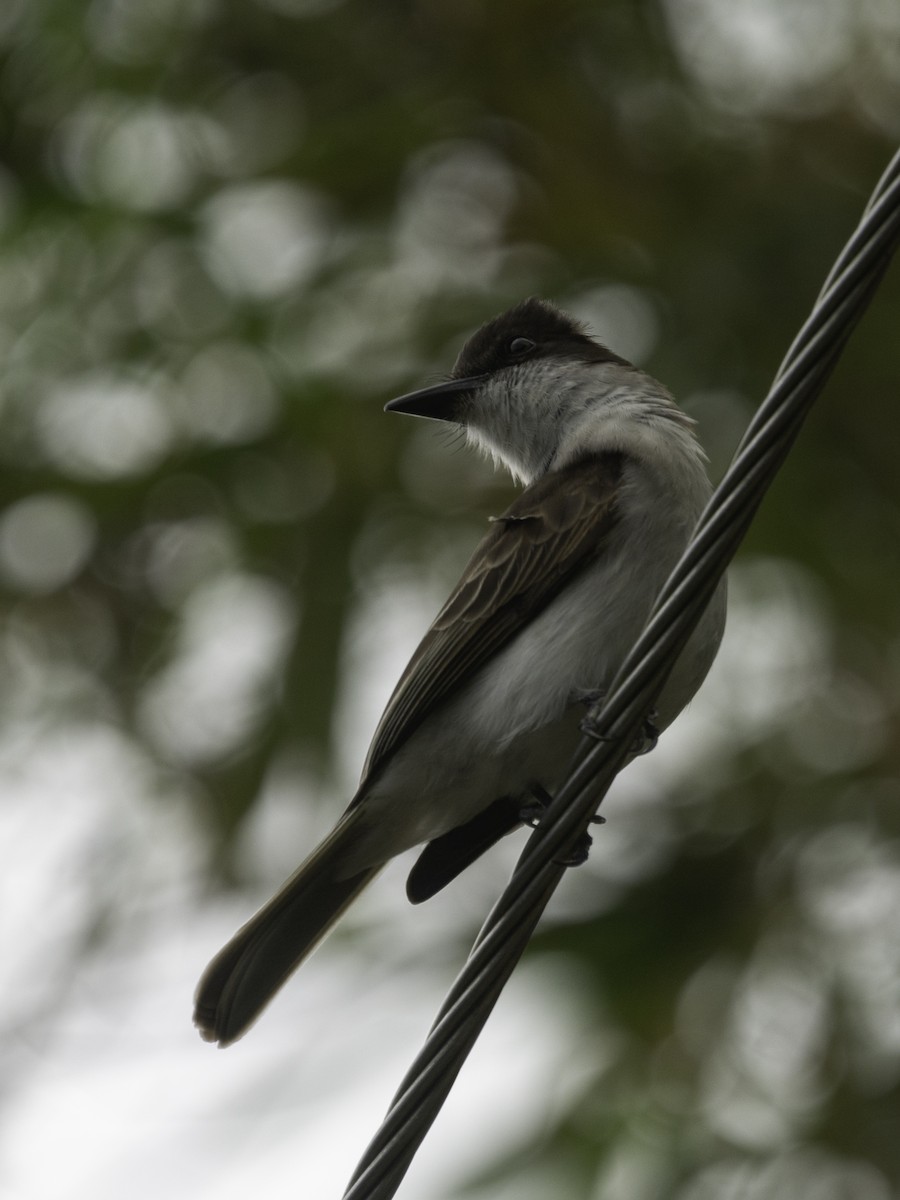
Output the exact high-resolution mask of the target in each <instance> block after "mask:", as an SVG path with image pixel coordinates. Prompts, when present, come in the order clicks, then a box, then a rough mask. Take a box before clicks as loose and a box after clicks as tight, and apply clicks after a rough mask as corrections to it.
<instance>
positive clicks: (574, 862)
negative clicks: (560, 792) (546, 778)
mask: <svg viewBox="0 0 900 1200" xmlns="http://www.w3.org/2000/svg"><path fill="white" fill-rule="evenodd" d="M552 800H553V797H552V796H551V795H550V793H549V792H548V791H547V790H546V789H545V788H542V787H541V786H540V784H535V785H534V786H533V787H532V789H531V800H529V801H527V802H526V803H525V804H523V805H522V807H521V808H520V809H519V819H520V820H521V822H522V824H523V825H527V826H528V827H529V828H530V829H536V828H537V827H538V825H540V823H541V820H542V818H543V816H544V813H545V812H546V811H547V809H548V808H549V807H550V803H551V801H552ZM591 824H592V825H605V824H606V817H601V816H600V815H599V814H597V815H595V816H593V817H591ZM593 842H594V839H593V838H592V837H591V835H590V834H589V833H582V834H580V835H579V837H578V839H577V840H576V842H575V844H574V845H573V846H572V849H571V850H570V851H569V853H568V854H566V855H565V856H564V857H563V858H555V859H554V860H553V861H554V862H555V863H556V865H557V866H559V867H580V866H581V864H582V863H585V862H587V860H588V855H589V853H590V849H591V846H592V845H593Z"/></svg>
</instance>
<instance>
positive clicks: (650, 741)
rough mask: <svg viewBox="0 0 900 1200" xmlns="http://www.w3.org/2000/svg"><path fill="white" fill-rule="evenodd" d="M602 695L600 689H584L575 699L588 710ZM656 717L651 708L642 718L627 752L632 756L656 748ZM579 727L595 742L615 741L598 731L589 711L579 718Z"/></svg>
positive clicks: (646, 752)
mask: <svg viewBox="0 0 900 1200" xmlns="http://www.w3.org/2000/svg"><path fill="white" fill-rule="evenodd" d="M604 695H605V693H604V692H601V691H585V692H580V693H579V694H578V695H577V697H576V700H577V702H578V703H580V704H584V705H586V706H587V708H588V710H590V709H592V708H594V707H595V706H596V705H597V704H598V703H599V702H600V701H601V700H602V699H603V697H604ZM658 719H659V716H658V713H657V711H656V709H655V708H652V709H651V710H650V712H649V713H648V714H647V716H646V717H645V718H644V720H643V722H642V724H641V729H640V733H639V734H638V736H637V737H636V738H635V739H634V742H633V743H632V745H631V749H630V750H629V754H630V755H631V757H632V758H638V757H639V756H640V755H642V754H649V753H650V751H651V750H654V749H656V743H657V742H658V741H659V729H658V727H657V724H656V722H657V720H658ZM580 729H581V732H582V733H584V734H587V736H588V737H590V738H593V739H594V741H595V742H612V741H615V738H611V737H607V736H606V734H603V733H600V731H599V730H598V729H597V724H596V722H595V720H594V718H593V717H592V716H591V713H590V711H588V712H587V713H586V714H585V715H584V716H583V717H582V718H581V724H580Z"/></svg>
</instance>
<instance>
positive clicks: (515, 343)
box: [509, 337, 537, 358]
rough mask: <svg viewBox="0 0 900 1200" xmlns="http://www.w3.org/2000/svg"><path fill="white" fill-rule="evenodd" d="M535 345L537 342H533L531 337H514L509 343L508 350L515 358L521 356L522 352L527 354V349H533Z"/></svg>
mask: <svg viewBox="0 0 900 1200" xmlns="http://www.w3.org/2000/svg"><path fill="white" fill-rule="evenodd" d="M536 345H537V342H533V341H532V340H531V338H527V337H514V338H513V340H512V341H511V342H510V343H509V352H510V354H512V355H513V356H514V357H515V358H521V357H522V356H523V355H524V354H528V353H529V351H531V350H533V349H534V348H535V346H536Z"/></svg>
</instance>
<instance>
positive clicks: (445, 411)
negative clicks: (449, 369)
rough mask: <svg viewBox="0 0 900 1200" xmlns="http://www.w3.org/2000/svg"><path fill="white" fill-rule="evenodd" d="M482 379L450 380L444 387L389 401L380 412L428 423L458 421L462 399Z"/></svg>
mask: <svg viewBox="0 0 900 1200" xmlns="http://www.w3.org/2000/svg"><path fill="white" fill-rule="evenodd" d="M485 378H486V376H484V375H473V376H472V377H471V378H470V379H450V380H448V381H447V383H436V384H434V386H433V387H427V388H420V389H419V391H417V392H408V393H407V394H406V395H405V396H398V397H397V399H396V400H389V401H388V402H387V404H386V405H385V406H384V411H385V412H399V413H408V414H409V415H410V416H411V417H428V418H429V419H430V420H432V421H458V420H459V418H460V415H461V412H462V406H463V401H464V400H465V398H466V396H470V395H471V394H472V392H474V391H475V389H476V388H478V387H479V386H480V385H481V384H482V383H483V382H484V380H485Z"/></svg>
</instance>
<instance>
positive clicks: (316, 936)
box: [194, 299, 725, 1046]
mask: <svg viewBox="0 0 900 1200" xmlns="http://www.w3.org/2000/svg"><path fill="white" fill-rule="evenodd" d="M387 409H388V410H389V411H392V412H402V413H410V414H412V415H414V416H421V417H430V418H432V419H434V420H438V421H446V422H450V423H451V424H454V425H457V426H459V427H461V428H462V429H463V430H464V431H465V434H466V437H467V439H468V441H469V442H470V443H472V444H474V445H476V446H477V447H478V448H479V449H481V450H483V451H484V452H485V453H487V454H488V455H489V456H491V457H492V458H493V459H494V460H496V461H497V462H500V463H502V464H503V465H504V466H505V467H507V468H508V469H509V471H510V472H511V473H512V474H513V476H515V477H516V478H517V479H518V480H521V481H522V482H523V483H524V484H525V485H526V486H525V488H524V490H523V491H522V492H521V494H520V495H519V496H518V498H517V499H516V500H515V501H514V502H513V503H512V504H511V505H510V507H509V508H508V509H507V511H506V512H505V513H504V514H503V515H502V516H500V517H497V518H495V519H494V520H493V521H492V522H491V524H490V528H489V529H488V531H487V533H486V534H485V536H484V537H483V538H482V540H481V542H480V544H479V545H478V547H477V548H476V550H475V553H474V554H473V556H472V558H471V560H470V561H469V564H468V566H467V567H466V568H465V570H464V571H463V574H462V577H461V579H460V581H459V583H458V584H457V585H456V587H455V588H454V590H453V592H452V593H451V595H450V598H449V599H448V600H447V603H446V604H445V605H444V607H443V608H442V609H441V611H440V612H439V613H438V615H437V617H436V618H435V620H434V622H433V624H432V625H431V628H430V629H429V630H428V632H427V633H426V634H425V636H424V638H423V639H422V641H421V643H420V645H419V647H418V649H417V650H416V652H415V653H414V654H413V656H412V659H411V660H410V662H409V665H408V666H407V668H406V670H405V671H404V672H403V674H402V676H401V677H400V681H399V683H398V684H397V686H396V688H395V689H394V693H393V695H392V696H391V698H390V700H389V701H388V705H387V708H386V709H385V711H384V715H383V716H382V718H381V721H380V722H379V725H378V728H377V729H376V731H375V736H374V739H373V741H372V745H371V748H370V750H369V754H368V758H367V759H366V763H365V766H364V768H363V773H362V779H361V781H360V785H359V788H358V790H357V792H356V795H355V796H354V797H353V799H352V800H351V801H350V804H349V806H348V808H347V809H346V811H345V812H344V814H343V816H341V818H340V819H339V821H338V822H337V824H336V825H335V827H334V829H333V830H332V831H331V833H329V834H328V836H327V837H326V838H325V839H324V841H323V842H322V843H321V844H320V845H319V846H318V847H317V848H316V849H315V850H313V852H312V854H310V856H309V857H308V858H307V859H306V861H305V862H304V863H303V864H302V865H301V866H300V867H299V868H298V870H297V871H296V872H295V873H294V875H292V876H291V878H290V879H289V880H288V881H287V882H286V883H285V884H284V886H283V887H282V888H281V890H280V891H279V892H278V893H277V894H276V895H275V896H273V898H272V899H271V900H269V902H268V903H267V904H265V905H264V906H263V907H262V908H261V909H260V910H259V912H257V913H256V915H255V916H254V917H252V918H251V919H250V920H249V921H248V922H247V924H246V925H244V926H243V927H242V928H241V929H239V930H238V932H237V933H236V934H235V936H234V937H233V938H232V939H231V941H230V942H229V943H228V944H227V945H226V946H225V947H224V949H222V950H221V951H220V952H219V953H218V954H217V955H216V957H215V958H214V959H213V960H212V962H211V963H210V964H209V966H208V967H207V969H206V972H205V973H204V975H203V978H202V979H201V980H200V984H199V986H198V989H197V994H196V1010H195V1018H194V1019H195V1022H196V1024H197V1026H198V1027H199V1030H200V1032H201V1034H202V1036H203V1037H204V1038H206V1039H207V1040H209V1041H215V1042H218V1043H219V1044H220V1045H223V1046H224V1045H228V1044H229V1043H230V1042H233V1041H235V1040H236V1039H237V1038H239V1037H240V1036H241V1035H242V1034H243V1033H244V1032H245V1031H246V1030H247V1028H248V1027H249V1026H250V1025H251V1024H252V1023H253V1021H254V1020H255V1019H256V1018H257V1016H258V1015H259V1013H260V1012H261V1011H262V1009H263V1008H264V1007H265V1005H266V1004H267V1003H268V1002H269V1000H270V999H271V997H272V996H273V995H274V993H275V992H276V991H277V990H278V989H279V988H280V987H281V985H282V984H283V983H284V982H285V980H286V979H287V978H288V976H289V975H290V974H291V973H292V972H293V971H294V969H295V968H296V967H297V966H298V965H299V964H300V962H302V960H303V959H304V958H305V957H306V955H307V954H309V952H310V951H311V950H312V949H313V947H314V946H315V945H316V944H317V943H318V942H319V940H320V939H321V938H322V937H323V936H324V934H325V933H327V931H328V930H329V929H330V928H331V926H332V925H333V924H334V922H335V921H336V920H337V919H338V917H339V916H340V915H341V913H343V911H344V910H345V909H346V908H347V906H348V905H349V904H350V903H351V902H352V901H353V900H355V899H356V897H357V896H358V895H359V893H360V892H361V891H362V889H363V888H364V887H365V886H366V884H367V883H369V882H370V881H371V880H372V879H373V878H374V877H375V875H377V873H378V872H379V870H380V869H381V868H382V867H383V866H384V865H385V863H386V862H387V861H388V860H389V859H391V858H393V857H394V855H396V854H400V853H401V852H402V851H404V850H408V849H409V848H410V847H412V846H417V845H419V844H421V843H423V842H425V843H427V845H426V846H425V849H424V850H423V851H422V853H421V855H420V857H419V859H418V861H417V862H416V864H415V866H414V867H413V869H412V872H411V874H410V876H409V882H408V884H407V894H408V896H409V898H410V900H412V901H413V903H418V902H419V901H422V900H425V899H427V898H428V897H429V896H432V895H433V894H434V893H435V892H437V891H438V890H439V889H440V888H442V887H443V886H444V885H445V884H446V883H448V882H449V881H450V880H451V879H453V878H454V877H455V876H456V875H457V874H458V873H459V872H460V871H461V870H463V869H464V868H465V867H466V866H468V865H469V864H470V863H471V862H473V861H474V860H475V859H476V858H477V857H478V856H479V855H480V854H481V853H482V852H483V851H484V850H486V849H487V848H488V847H489V846H491V845H493V843H494V842H496V841H497V840H498V839H499V838H500V837H501V836H502V835H504V834H506V833H508V832H510V831H511V830H512V829H514V828H515V827H516V826H517V825H519V824H520V823H521V822H522V821H523V819H525V815H526V813H531V812H533V809H534V797H535V796H546V794H547V792H548V791H549V792H552V790H553V789H554V788H555V787H556V786H557V784H558V783H559V782H560V780H561V777H562V776H563V775H564V773H565V770H566V767H567V766H568V764H569V762H570V759H571V757H572V755H573V753H574V750H575V748H576V746H577V744H578V741H579V738H580V736H581V723H582V720H583V717H584V714H585V704H586V702H587V701H588V700H590V699H595V698H596V697H597V696H598V695H602V693H603V692H604V690H605V689H606V688H608V686H609V684H610V682H611V680H612V678H613V676H614V675H615V673H616V670H617V668H618V667H619V665H620V663H621V662H622V660H623V658H624V657H625V654H626V653H627V652H628V650H629V649H630V647H631V646H632V644H633V643H634V641H635V640H636V638H637V636H638V634H639V633H640V631H641V628H642V627H643V625H644V622H645V620H646V618H647V615H648V613H649V611H650V608H651V606H652V604H653V601H654V599H655V598H656V595H657V593H658V591H659V589H660V587H661V586H662V584H663V582H664V581H665V579H666V577H667V575H668V574H669V572H670V571H671V569H672V567H673V566H674V565H675V562H676V561H677V559H678V558H679V556H680V554H681V552H682V550H683V549H684V547H685V545H686V544H687V541H688V538H689V536H690V534H691V531H692V529H693V527H694V524H695V523H696V520H697V517H698V516H699V514H700V511H701V509H702V508H703V506H704V504H705V503H706V501H707V499H708V498H709V495H710V491H711V488H710V484H709V480H708V477H707V474H706V469H705V456H704V454H703V451H702V450H701V448H700V446H699V444H698V442H697V440H696V438H695V437H694V434H693V432H692V424H693V423H692V422H691V421H690V419H689V418H688V417H687V416H685V414H684V413H683V412H682V411H681V409H679V408H678V407H677V405H676V404H675V402H674V400H673V399H672V397H671V396H670V395H669V393H668V392H667V391H666V389H665V388H664V387H663V386H662V384H660V383H658V382H657V381H656V380H655V379H653V378H651V377H650V376H649V375H647V374H645V372H643V371H641V370H638V368H636V367H634V366H632V365H631V364H630V363H628V362H626V361H625V359H623V358H620V357H619V356H618V355H616V354H614V353H613V352H612V351H611V350H607V349H606V347H605V346H602V345H601V344H600V343H599V342H597V341H595V340H594V339H593V338H591V337H589V336H587V334H586V333H585V332H584V330H583V329H582V327H581V326H580V325H579V324H577V323H576V322H575V321H574V320H572V319H571V318H570V317H569V316H567V315H566V314H564V313H562V312H560V311H559V310H558V309H556V308H554V307H552V306H551V305H549V304H547V303H545V302H543V301H541V300H537V299H530V300H526V301H524V302H523V303H521V304H518V305H516V307H515V308H512V309H510V310H509V311H508V312H505V313H503V314H502V315H500V316H498V317H495V318H494V319H493V320H491V321H488V323H487V324H486V325H484V326H482V328H481V329H479V330H478V331H477V332H476V333H475V334H473V336H472V337H471V338H470V339H469V340H468V342H466V344H465V346H464V347H463V349H462V351H461V353H460V355H459V357H458V359H457V361H456V365H455V366H454V368H453V371H452V373H451V376H450V379H449V381H448V382H446V383H442V384H437V385H436V386H434V387H427V388H424V389H422V390H421V391H418V392H413V393H411V394H410V395H407V396H402V397H401V398H400V399H399V400H392V401H391V402H390V403H389V404H388V405H387ZM724 620H725V592H724V588H723V587H720V588H719V591H718V592H717V594H716V595H715V597H714V599H713V600H712V601H711V603H710V604H709V606H708V608H707V610H706V612H705V613H704V615H703V617H702V619H701V621H700V623H699V625H698V626H697V628H696V630H695V631H694V633H693V635H692V637H691V639H690V641H689V642H688V644H687V646H686V647H685V649H684V650H683V652H682V654H681V656H680V658H679V659H678V661H677V663H676V665H675V668H674V670H673V672H672V674H671V676H670V677H669V680H668V682H667V683H666V685H665V687H664V688H663V690H662V692H661V694H660V696H659V698H658V701H657V706H656V712H655V714H654V717H653V721H654V725H655V727H656V729H657V730H662V729H664V728H665V727H666V726H667V725H668V724H669V723H670V722H671V721H672V720H673V719H674V718H675V717H676V716H677V715H678V713H679V712H680V711H681V709H682V708H683V707H684V706H685V704H687V702H688V701H689V700H690V699H691V697H692V696H693V695H694V693H695V692H696V690H697V688H698V687H699V686H700V684H701V682H702V681H703V678H704V676H705V675H706V673H707V671H708V670H709V667H710V665H711V663H712V661H713V658H714V657H715V654H716V651H717V649H718V646H719V642H720V639H721V636H722V629H723V626H724Z"/></svg>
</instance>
